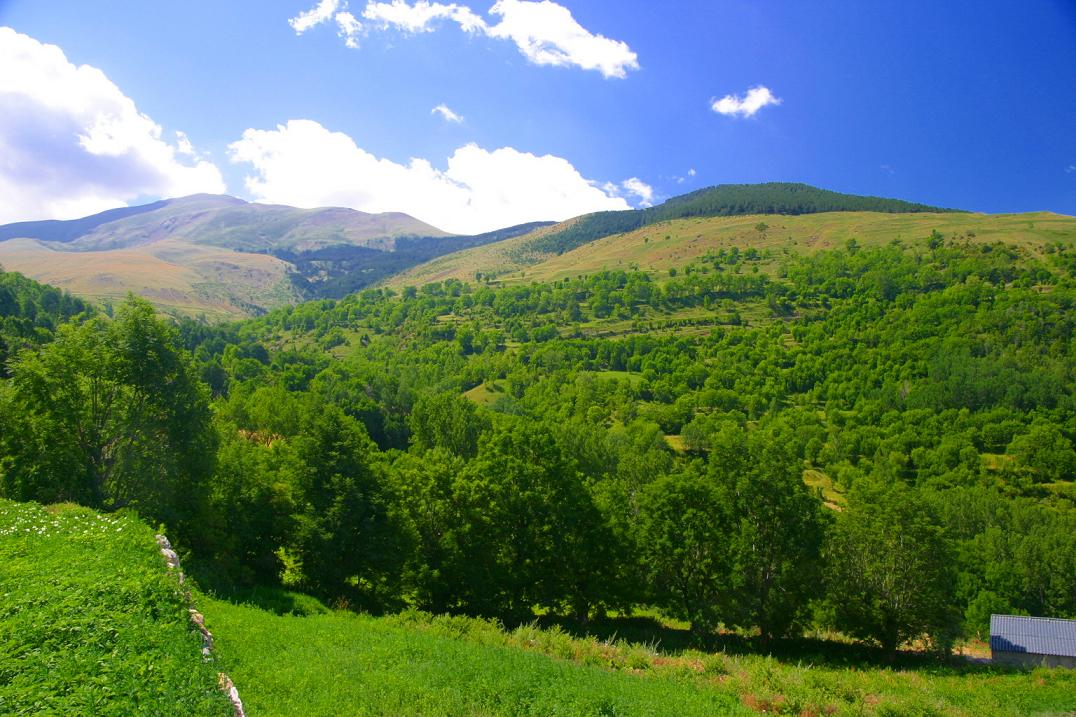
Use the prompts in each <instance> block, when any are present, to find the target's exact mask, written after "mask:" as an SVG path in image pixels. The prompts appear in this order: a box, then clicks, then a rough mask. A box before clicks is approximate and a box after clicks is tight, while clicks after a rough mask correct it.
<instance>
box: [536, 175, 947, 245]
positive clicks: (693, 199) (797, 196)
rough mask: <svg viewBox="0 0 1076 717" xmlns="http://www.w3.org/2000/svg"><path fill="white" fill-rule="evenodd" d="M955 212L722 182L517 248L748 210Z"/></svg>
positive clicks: (801, 187)
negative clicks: (676, 220) (654, 205)
mask: <svg viewBox="0 0 1076 717" xmlns="http://www.w3.org/2000/svg"><path fill="white" fill-rule="evenodd" d="M943 211H954V210H950V209H939V208H938V207H930V206H927V205H925V204H914V203H912V202H905V201H901V200H899V199H884V198H882V197H863V196H858V195H854V194H841V193H839V192H831V191H829V190H826V189H818V188H817V187H811V186H808V185H806V184H794V183H788V182H769V183H765V184H722V185H718V186H716V187H708V188H706V189H700V190H698V191H696V192H691V193H690V194H684V195H682V196H679V197H673V198H672V199H670V200H668V201H666V202H664V203H663V204H660V205H658V206H656V207H648V208H646V209H638V210H629V211H621V212H598V213H596V214H588V215H586V216H584V217H580V218H579V219H578V220H577V221H575V222H572V223H571V224H570V225H569V226H566V227H563V228H562V229H560V230H558V231H554V232H550V233H548V234H546V235H544V236H541V237H536V238H534V239H532V240H530V241H529V242H527V243H525V244H523V245H521V246H520V251H521V252H523V253H527V252H537V253H542V254H550V253H552V254H563V253H564V252H566V251H570V250H572V249H574V248H576V247H578V246H582V245H583V244H586V243H588V242H592V241H594V240H596V239H601V238H602V237H607V236H611V235H613V234H623V233H624V232H629V231H633V230H635V229H639V228H640V227H645V226H649V225H651V224H657V223H658V222H666V221H669V220H671V219H685V218H688V217H727V216H744V215H749V214H790V215H796V214H818V213H820V212H888V213H918V212H935V213H936V212H943Z"/></svg>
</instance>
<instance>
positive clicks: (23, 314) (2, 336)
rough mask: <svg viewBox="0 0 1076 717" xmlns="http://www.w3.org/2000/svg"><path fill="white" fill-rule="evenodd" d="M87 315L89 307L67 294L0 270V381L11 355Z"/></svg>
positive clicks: (48, 337)
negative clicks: (64, 323)
mask: <svg viewBox="0 0 1076 717" xmlns="http://www.w3.org/2000/svg"><path fill="white" fill-rule="evenodd" d="M88 311H91V309H90V306H89V304H87V303H86V302H84V301H82V300H80V299H76V298H75V297H73V296H71V295H70V294H68V293H67V292H66V291H62V290H60V289H57V288H55V287H52V286H46V285H44V284H39V283H37V282H36V281H33V280H31V279H27V278H26V277H25V276H23V275H22V274H19V273H18V272H10V271H4V270H3V268H2V267H0V378H2V377H4V376H6V375H7V373H6V371H7V362H8V359H9V357H10V356H11V355H12V354H14V353H15V352H16V351H18V350H19V349H20V348H22V347H25V346H30V345H34V344H39V343H42V342H44V341H47V340H49V339H50V338H51V336H52V332H53V331H54V330H55V329H56V327H57V325H59V324H61V323H63V322H65V321H67V320H69V319H70V318H71V317H73V316H76V315H77V314H81V313H84V312H88Z"/></svg>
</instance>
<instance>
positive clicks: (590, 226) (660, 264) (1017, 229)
mask: <svg viewBox="0 0 1076 717" xmlns="http://www.w3.org/2000/svg"><path fill="white" fill-rule="evenodd" d="M758 186H759V187H762V188H764V187H767V186H768V185H758ZM779 186H782V187H792V188H796V187H801V186H804V185H779ZM741 187H742V185H737V186H736V191H735V193H734V194H733V196H739V197H743V196H744V195H743V193H742V191H741ZM707 191H710V190H707ZM797 191H798V190H797V189H788V190H782V191H778V192H777V193H776V194H775V196H782V195H783V196H784V198H785V203H784V204H777V203H770V204H766V203H765V202H762V201H758V202H753V203H751V202H747V201H746V200H744V201H742V202H739V203H733V202H731V201H727V202H724V203H722V202H721V201H717V200H719V199H720V197H721V196H722V195H723V194H724V191H723V188H721V187H717V188H714V189H713V190H712V191H711V193H710V194H709V195H705V194H702V195H700V193H695V195H685V197H683V198H676V199H673V200H669V202H666V204H665V205H661V206H660V207H654V208H653V209H660V210H661V211H660V212H653V211H652V210H650V209H646V210H637V211H635V212H628V213H616V212H606V213H602V214H593V215H588V216H585V217H580V218H578V219H574V220H570V221H568V222H563V223H561V224H557V225H554V226H550V227H544V228H541V229H538V230H536V231H534V232H531V233H529V234H527V235H524V236H519V237H516V238H513V239H510V240H506V241H502V242H498V243H495V244H489V245H485V246H480V247H474V248H471V249H467V250H464V251H460V252H457V253H454V254H449V255H446V256H442V257H437V258H434V259H432V260H430V261H428V262H426V263H424V264H420V265H418V266H415V267H413V268H411V269H408V270H407V271H404V272H402V273H401V274H399V275H397V276H395V277H393V278H392V279H391V280H390V281H388V282H387V284H388V285H390V286H397V287H398V286H406V285H421V284H425V283H428V282H431V281H443V280H445V279H458V280H461V281H474V280H475V279H476V278H477V279H480V280H486V281H498V282H504V283H519V282H530V281H549V280H556V279H562V278H567V277H569V276H578V275H580V274H588V273H593V272H595V271H601V270H603V269H629V268H633V267H636V268H639V269H641V270H643V271H648V272H657V271H665V270H668V269H670V268H674V267H681V266H684V265H686V264H689V263H691V262H692V261H695V260H699V259H702V258H703V257H705V256H706V255H707V254H709V253H716V252H719V251H721V250H722V249H724V250H726V251H731V250H732V249H733V248H736V249H738V250H739V251H746V250H749V249H751V248H754V249H756V250H757V251H760V252H762V251H765V250H767V249H769V250H770V252H771V254H775V253H786V252H788V253H796V254H806V253H812V252H814V251H818V250H823V249H832V248H835V247H838V246H841V247H843V246H844V245H845V244H846V243H847V242H848V241H849V240H852V239H855V240H856V242H858V243H859V244H860V245H863V246H878V245H882V244H887V243H889V242H891V241H901V242H904V243H906V244H912V243H917V242H920V243H925V242H927V241H928V238H929V237H930V236H931V234H932V232H934V231H937V232H939V233H940V234H942V235H943V236H944V237H945V238H952V237H954V236H956V237H961V238H963V239H966V240H968V241H972V242H985V243H992V242H995V241H1003V242H1007V243H1014V244H1017V245H1019V246H1021V247H1023V248H1024V249H1025V250H1027V251H1030V252H1033V253H1039V252H1042V251H1043V250H1045V248H1046V247H1047V246H1048V245H1049V244H1051V243H1052V242H1056V241H1061V242H1066V243H1071V242H1072V241H1074V240H1076V218H1073V217H1067V216H1064V215H1059V214H1053V213H1050V212H1035V213H1027V214H997V215H988V214H975V213H970V212H959V211H953V210H942V209H932V208H930V207H925V206H924V205H918V204H907V203H904V202H899V201H896V200H875V199H874V198H871V197H855V196H851V195H836V196H837V197H842V198H846V199H841V201H840V202H837V201H836V200H834V201H832V202H830V201H827V202H813V201H812V202H810V203H804V204H801V205H796V204H795V203H794V202H793V201H792V198H794V197H795V196H796V193H797ZM817 191H819V192H820V193H821V194H820V196H823V197H827V196H829V195H831V194H834V193H829V192H822V190H817ZM768 193H769V192H762V193H761V194H760V196H765V195H766V194H768ZM706 196H709V199H708V200H706V199H705V197H706ZM726 196H728V195H726ZM805 196H814V195H805ZM691 197H694V199H691V201H686V200H688V199H689V198H691ZM670 204H671V205H672V207H668V206H667V205H670ZM842 206H843V207H846V208H843V209H842V208H839V207H842ZM767 210H768V211H767ZM701 212H710V213H709V214H704V213H701ZM742 212H747V213H742ZM621 215H623V216H621ZM610 217H611V218H610ZM763 225H764V226H763ZM626 227H627V228H626Z"/></svg>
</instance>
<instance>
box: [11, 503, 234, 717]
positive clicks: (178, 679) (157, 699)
mask: <svg viewBox="0 0 1076 717" xmlns="http://www.w3.org/2000/svg"><path fill="white" fill-rule="evenodd" d="M0 714H2V715H62V716H64V717H66V716H69V715H116V716H117V717H119V716H120V715H175V716H176V717H188V716H190V715H220V716H222V717H223V716H224V715H230V714H231V707H230V705H229V704H228V702H227V700H226V699H225V697H224V695H223V694H222V693H221V692H220V690H219V689H218V688H217V669H216V667H215V666H214V665H213V664H206V663H203V662H202V655H201V638H200V637H199V636H198V634H197V633H196V632H194V631H192V630H191V628H190V622H189V618H188V614H187V606H186V603H185V602H184V598H183V596H182V595H181V593H180V590H179V586H178V583H177V582H176V579H175V578H174V577H173V576H171V575H169V574H168V573H167V570H166V568H165V564H164V561H163V559H162V557H161V555H160V553H159V552H158V550H157V545H156V543H155V542H154V537H153V531H152V530H151V529H150V528H149V527H147V526H146V525H145V524H144V523H141V522H139V521H138V519H137V518H135V517H134V516H132V515H123V514H119V515H102V514H99V513H96V512H94V511H91V510H87V509H85V508H78V507H75V506H71V505H58V506H50V507H43V506H40V505H37V504H34V503H13V502H11V501H6V500H0Z"/></svg>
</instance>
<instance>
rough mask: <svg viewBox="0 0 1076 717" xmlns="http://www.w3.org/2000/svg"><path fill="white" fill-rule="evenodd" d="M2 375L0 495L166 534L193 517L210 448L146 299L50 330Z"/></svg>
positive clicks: (178, 363) (199, 404) (197, 404)
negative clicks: (127, 518) (147, 522)
mask: <svg viewBox="0 0 1076 717" xmlns="http://www.w3.org/2000/svg"><path fill="white" fill-rule="evenodd" d="M12 374H13V375H12V379H11V381H12V389H13V390H12V392H11V393H12V396H11V404H12V405H11V415H12V419H13V420H12V425H11V426H10V428H11V430H10V431H9V432H6V433H5V435H4V436H3V437H0V441H2V442H3V452H4V453H5V454H7V455H8V456H9V462H10V466H9V468H8V469H7V471H6V473H5V475H4V479H3V486H2V487H3V491H4V492H5V493H6V494H8V495H11V496H13V497H16V498H21V499H35V500H42V501H57V500H71V501H76V502H79V503H83V504H86V505H91V506H95V507H104V508H117V507H122V506H131V507H135V508H137V509H139V510H140V511H142V512H144V513H145V514H147V515H148V516H150V517H152V518H154V519H156V520H161V521H164V522H166V523H169V524H170V525H173V526H175V525H180V524H184V523H186V522H187V521H190V520H192V519H193V517H194V516H195V515H196V514H197V513H198V512H199V510H200V507H201V503H202V500H203V493H202V487H203V486H204V483H205V481H206V479H207V478H208V477H209V475H210V474H211V473H212V470H213V463H214V455H215V450H216V444H217V439H216V433H215V431H214V430H213V427H212V424H211V421H210V412H209V404H208V391H207V390H206V388H205V386H204V385H203V384H202V383H201V382H200V381H199V379H198V376H197V372H196V370H195V368H194V366H193V364H192V362H191V360H190V358H189V356H188V355H187V354H186V352H184V351H183V350H181V349H180V348H179V347H178V341H177V337H176V332H175V330H174V328H173V327H171V326H170V325H168V324H165V323H163V322H161V321H158V320H157V319H156V317H155V315H154V311H153V308H152V306H150V305H149V304H148V303H147V302H145V301H143V300H141V299H136V298H134V297H129V298H128V299H127V301H126V302H125V303H124V304H123V305H122V306H121V307H120V308H119V309H118V311H117V312H116V318H115V319H114V320H111V321H110V320H107V319H105V318H103V317H97V318H92V319H89V320H87V321H85V322H82V323H78V322H71V323H68V324H65V325H63V326H61V327H60V328H59V330H58V331H57V335H56V339H55V341H53V342H52V343H51V344H48V345H46V346H44V347H42V348H41V349H40V350H38V351H32V350H25V351H23V352H21V353H20V354H19V356H18V357H17V358H16V360H15V361H14V362H13V364H12Z"/></svg>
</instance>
